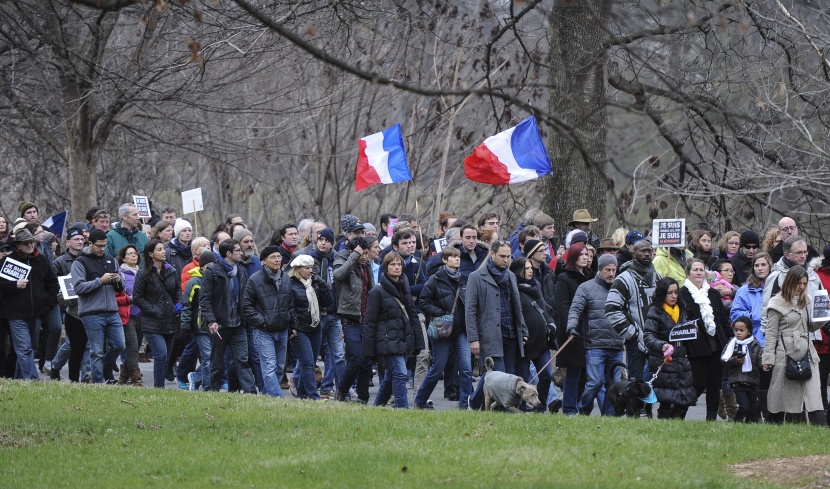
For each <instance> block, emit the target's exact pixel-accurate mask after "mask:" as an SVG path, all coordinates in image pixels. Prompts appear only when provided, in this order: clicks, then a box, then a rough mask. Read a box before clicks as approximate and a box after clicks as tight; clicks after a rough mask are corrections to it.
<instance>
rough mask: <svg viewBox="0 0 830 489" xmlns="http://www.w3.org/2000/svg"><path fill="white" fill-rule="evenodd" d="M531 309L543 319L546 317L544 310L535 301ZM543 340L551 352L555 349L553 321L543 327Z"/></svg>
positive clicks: (554, 326)
mask: <svg viewBox="0 0 830 489" xmlns="http://www.w3.org/2000/svg"><path fill="white" fill-rule="evenodd" d="M532 305H533V308H534V309H536V312H538V313H539V315H540V316H542V318H543V319H544V318H545V317H546V314H545V310H544V309H542V308H541V307H540V306H539V304H537V303H536V301H533V303H532ZM545 330H546V331H545V340H546V342H547V344H548V348H549V349H551V350H555V349H556V323H554V322H553V321H551V322H549V323H548V324H546V325H545Z"/></svg>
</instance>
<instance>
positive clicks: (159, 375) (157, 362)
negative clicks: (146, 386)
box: [144, 333, 173, 389]
mask: <svg viewBox="0 0 830 489" xmlns="http://www.w3.org/2000/svg"><path fill="white" fill-rule="evenodd" d="M144 337H145V338H147V344H148V345H149V346H150V348H151V350H152V351H151V352H150V356H151V357H153V387H158V388H159V389H164V381H165V380H166V379H165V375H166V374H167V362H168V361H170V354H171V353H172V350H173V335H172V334H159V333H144Z"/></svg>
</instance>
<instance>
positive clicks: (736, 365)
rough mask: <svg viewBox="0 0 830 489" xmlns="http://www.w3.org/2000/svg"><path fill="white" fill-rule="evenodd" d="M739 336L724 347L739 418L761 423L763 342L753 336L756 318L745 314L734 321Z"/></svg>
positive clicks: (723, 356)
mask: <svg viewBox="0 0 830 489" xmlns="http://www.w3.org/2000/svg"><path fill="white" fill-rule="evenodd" d="M732 328H733V329H734V330H735V337H734V338H732V339H731V340H730V341H729V343H727V345H726V347H725V348H724V349H723V355H722V356H721V361H722V362H723V365H724V366H725V367H726V373H727V375H728V382H729V385H730V386H732V389H733V390H734V391H735V398H736V400H737V401H738V412H737V413H736V414H735V421H744V422H747V423H750V422H752V423H754V422H757V420H758V419H757V416H756V411H757V409H758V383H759V381H760V379H761V371H760V368H761V345H759V344H758V342H757V341H756V340H755V337H754V336H752V320H751V319H749V318H748V317H746V316H741V317H739V318H738V319H736V320H735V321H734V322H733V323H732Z"/></svg>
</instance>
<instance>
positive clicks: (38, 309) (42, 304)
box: [0, 251, 60, 319]
mask: <svg viewBox="0 0 830 489" xmlns="http://www.w3.org/2000/svg"><path fill="white" fill-rule="evenodd" d="M7 258H11V259H13V260H17V261H19V262H21V263H25V264H26V265H29V266H30V267H32V269H31V270H30V271H29V277H28V278H29V283H28V284H27V285H26V288H24V289H18V288H17V280H6V279H4V278H0V295H2V296H3V317H5V318H9V319H34V318H36V317H38V316H42V315H44V314H46V313H47V312H49V311H50V310H51V309H52V308H53V307H55V304H57V303H58V292H60V286H59V285H58V277H57V276H56V275H55V270H54V269H53V268H52V264H51V263H49V260H47V259H46V257H45V256H43V255H41V254H40V253H39V252H37V251H35V254H32V255H29V256H23V255H22V254H20V253H18V252H17V251H15V252H13V253H12V254H11V255H9V256H8V257H7ZM7 258H3V259H2V260H0V267H2V266H3V264H4V263H5V262H6V259H7Z"/></svg>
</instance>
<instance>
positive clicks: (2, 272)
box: [0, 257, 32, 282]
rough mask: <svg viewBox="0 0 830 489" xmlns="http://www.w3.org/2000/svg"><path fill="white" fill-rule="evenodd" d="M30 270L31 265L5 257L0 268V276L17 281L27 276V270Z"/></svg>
mask: <svg viewBox="0 0 830 489" xmlns="http://www.w3.org/2000/svg"><path fill="white" fill-rule="evenodd" d="M31 271H32V267H30V266H29V265H26V264H25V263H20V262H19V261H17V260H15V259H14V258H8V257H7V258H6V261H5V262H4V263H3V267H2V268H0V277H3V278H4V279H6V280H11V281H13V282H17V281H18V280H22V279H26V278H29V272H31Z"/></svg>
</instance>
